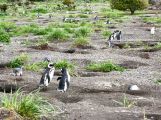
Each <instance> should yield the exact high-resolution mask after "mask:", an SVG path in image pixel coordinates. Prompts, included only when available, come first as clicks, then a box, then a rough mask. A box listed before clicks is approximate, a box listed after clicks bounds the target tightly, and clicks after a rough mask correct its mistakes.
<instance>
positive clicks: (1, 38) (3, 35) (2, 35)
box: [0, 29, 11, 43]
mask: <svg viewBox="0 0 161 120" xmlns="http://www.w3.org/2000/svg"><path fill="white" fill-rule="evenodd" d="M0 42H2V43H10V42H11V39H10V36H9V34H8V33H7V32H5V31H4V30H2V29H0Z"/></svg>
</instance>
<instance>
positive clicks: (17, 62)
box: [8, 53, 29, 68]
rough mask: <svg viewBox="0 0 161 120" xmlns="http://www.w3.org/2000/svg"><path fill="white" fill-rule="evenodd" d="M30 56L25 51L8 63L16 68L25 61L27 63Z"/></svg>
mask: <svg viewBox="0 0 161 120" xmlns="http://www.w3.org/2000/svg"><path fill="white" fill-rule="evenodd" d="M28 59H29V57H28V55H27V54H25V53H23V54H20V55H19V56H17V57H15V58H14V59H13V60H11V61H10V62H9V64H8V67H11V68H15V67H20V66H23V65H24V64H25V63H27V61H28Z"/></svg>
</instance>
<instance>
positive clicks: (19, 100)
mask: <svg viewBox="0 0 161 120" xmlns="http://www.w3.org/2000/svg"><path fill="white" fill-rule="evenodd" d="M1 106H2V107H5V108H7V109H9V110H13V111H15V112H17V113H18V114H19V115H20V116H21V117H22V118H23V119H25V120H38V119H40V117H41V116H47V112H49V111H50V113H52V114H54V113H55V109H54V108H53V106H52V105H51V104H50V103H48V102H47V101H46V100H44V99H43V98H42V97H40V95H39V94H38V92H36V93H29V94H27V95H25V94H24V93H23V92H20V91H19V90H18V91H17V92H15V93H12V94H11V95H8V94H6V93H5V94H4V95H3V97H2V105H1Z"/></svg>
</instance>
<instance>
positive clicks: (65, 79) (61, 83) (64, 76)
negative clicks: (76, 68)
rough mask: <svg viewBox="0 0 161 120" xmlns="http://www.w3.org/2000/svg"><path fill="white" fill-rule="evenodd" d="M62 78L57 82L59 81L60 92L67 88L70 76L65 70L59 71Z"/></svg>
mask: <svg viewBox="0 0 161 120" xmlns="http://www.w3.org/2000/svg"><path fill="white" fill-rule="evenodd" d="M61 72H62V76H61V77H58V79H57V81H59V86H58V89H57V90H58V91H60V92H66V91H67V89H68V88H69V82H70V75H69V72H68V70H67V69H66V68H62V70H61Z"/></svg>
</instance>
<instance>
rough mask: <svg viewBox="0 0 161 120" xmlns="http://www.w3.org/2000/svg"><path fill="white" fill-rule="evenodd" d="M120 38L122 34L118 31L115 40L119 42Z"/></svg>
mask: <svg viewBox="0 0 161 120" xmlns="http://www.w3.org/2000/svg"><path fill="white" fill-rule="evenodd" d="M121 38H122V32H121V31H118V32H117V35H116V39H117V40H121Z"/></svg>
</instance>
